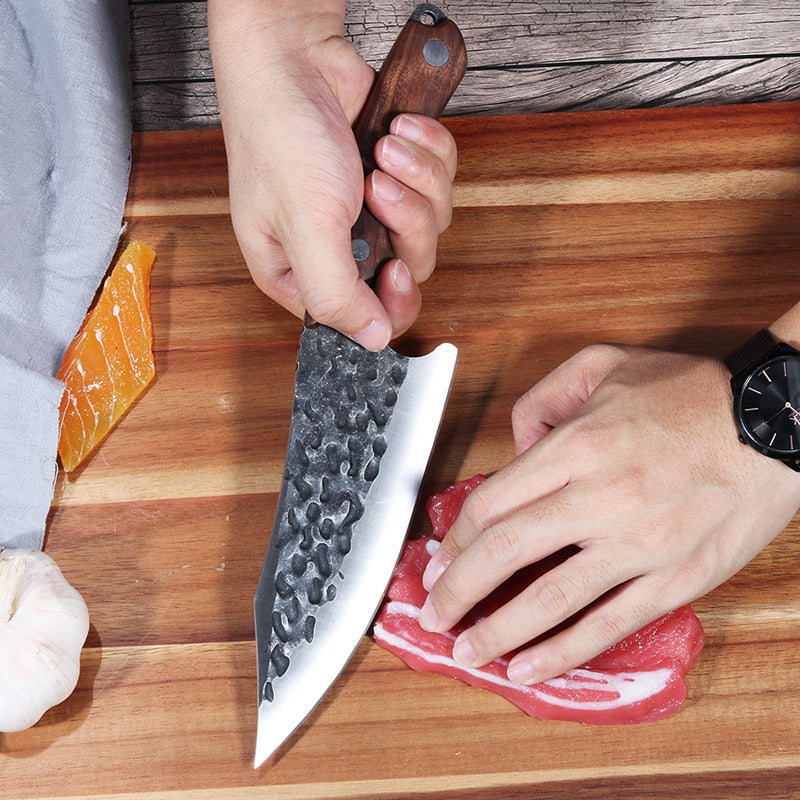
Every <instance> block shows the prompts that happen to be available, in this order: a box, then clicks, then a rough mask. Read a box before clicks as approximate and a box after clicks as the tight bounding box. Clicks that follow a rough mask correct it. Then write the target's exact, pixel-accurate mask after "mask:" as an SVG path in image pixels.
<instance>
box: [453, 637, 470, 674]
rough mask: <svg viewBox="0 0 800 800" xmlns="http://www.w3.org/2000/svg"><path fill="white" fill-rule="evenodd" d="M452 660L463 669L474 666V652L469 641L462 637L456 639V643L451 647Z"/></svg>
mask: <svg viewBox="0 0 800 800" xmlns="http://www.w3.org/2000/svg"><path fill="white" fill-rule="evenodd" d="M453 658H454V659H455V660H456V661H458V663H459V664H461V665H462V666H464V667H474V666H475V651H474V650H473V649H472V645H471V644H470V643H469V639H467V638H465V637H464V636H461V637H459V638H458V639H456V643H455V644H454V645H453Z"/></svg>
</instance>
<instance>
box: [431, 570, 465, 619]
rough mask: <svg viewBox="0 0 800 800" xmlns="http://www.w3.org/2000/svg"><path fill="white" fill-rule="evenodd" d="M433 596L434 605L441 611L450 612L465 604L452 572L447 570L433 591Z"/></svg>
mask: <svg viewBox="0 0 800 800" xmlns="http://www.w3.org/2000/svg"><path fill="white" fill-rule="evenodd" d="M431 596H432V597H433V598H434V600H435V602H434V605H435V606H436V607H437V608H438V609H439V610H440V611H446V612H450V611H451V610H452V609H454V608H458V607H460V604H461V603H462V602H463V593H462V592H461V590H460V589H459V587H458V582H457V581H456V580H454V578H453V574H452V571H450V570H447V571H445V572H444V573H442V576H441V577H440V578H439V580H437V581H436V583H435V584H434V586H433V588H432V589H431Z"/></svg>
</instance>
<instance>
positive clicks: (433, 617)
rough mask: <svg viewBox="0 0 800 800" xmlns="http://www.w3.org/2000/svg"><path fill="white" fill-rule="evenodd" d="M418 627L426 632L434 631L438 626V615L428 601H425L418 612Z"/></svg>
mask: <svg viewBox="0 0 800 800" xmlns="http://www.w3.org/2000/svg"><path fill="white" fill-rule="evenodd" d="M419 626H420V628H424V629H425V630H426V631H435V630H436V629H437V627H438V626H439V615H438V614H437V613H436V609H435V608H434V607H433V605H432V604H431V601H430V599H428V600H426V601H425V602H424V603H423V605H422V608H421V609H420V611H419Z"/></svg>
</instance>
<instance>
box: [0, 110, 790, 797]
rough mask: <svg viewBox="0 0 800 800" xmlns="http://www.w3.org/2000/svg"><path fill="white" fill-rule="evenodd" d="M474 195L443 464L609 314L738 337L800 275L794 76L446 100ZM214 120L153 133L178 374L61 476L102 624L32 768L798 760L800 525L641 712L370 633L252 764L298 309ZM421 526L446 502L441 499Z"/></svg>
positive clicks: (453, 306)
mask: <svg viewBox="0 0 800 800" xmlns="http://www.w3.org/2000/svg"><path fill="white" fill-rule="evenodd" d="M448 125H449V127H450V129H451V130H452V131H453V133H454V134H455V137H456V139H457V141H458V144H459V148H460V168H459V176H458V179H457V183H456V187H455V202H456V211H455V218H454V221H453V224H452V226H451V228H450V229H449V230H448V232H447V233H446V235H445V236H444V237H443V238H442V240H441V245H440V255H439V266H438V269H437V271H436V274H435V275H434V277H433V278H432V279H431V280H430V281H429V282H428V283H427V284H426V286H425V288H424V291H425V307H424V310H423V313H422V316H421V317H420V319H419V321H418V323H417V325H416V326H415V327H414V329H413V331H412V332H411V333H410V334H408V335H407V336H405V337H404V338H403V340H402V341H401V342H400V343H399V345H398V347H399V349H402V350H405V351H406V352H409V353H415V354H416V353H420V352H423V351H427V350H429V349H430V348H431V347H432V346H433V345H435V344H436V343H438V342H441V341H444V340H449V341H452V342H454V343H455V344H456V345H457V346H458V347H459V349H460V351H461V357H460V362H459V368H458V371H457V376H456V379H455V385H454V389H453V395H452V400H451V403H450V405H449V407H448V410H447V413H446V417H445V420H444V425H443V429H442V433H441V437H440V440H439V443H438V446H437V449H436V452H435V455H434V458H433V461H432V464H431V466H430V469H429V472H428V476H427V479H426V484H425V487H424V489H423V492H424V494H428V493H430V492H432V491H435V490H438V489H441V488H443V487H444V486H446V485H447V484H449V483H451V482H453V481H454V480H456V479H459V478H464V477H469V476H471V475H473V474H474V473H476V472H479V471H483V472H490V471H492V470H495V469H497V468H499V467H500V466H502V465H503V464H504V463H506V461H507V460H508V459H509V458H510V457H511V454H512V445H511V433H510V427H509V413H510V410H511V406H512V404H513V402H514V400H515V399H516V398H517V397H518V396H519V395H520V394H521V393H522V392H524V391H525V390H526V389H527V388H528V387H529V386H530V385H531V384H532V383H533V382H534V381H536V380H537V379H538V378H540V377H542V376H543V375H545V374H546V373H547V372H548V371H549V370H551V369H552V368H553V367H555V366H556V365H557V364H559V363H560V362H561V361H562V360H564V359H565V358H567V357H568V356H570V355H571V354H573V353H574V352H575V351H577V350H578V349H579V348H581V347H583V346H584V345H588V344H590V343H593V342H597V341H609V340H610V341H619V342H627V343H635V344H643V345H650V346H655V347H665V348H675V349H678V350H683V351H691V352H698V353H705V354H713V355H718V356H719V355H723V354H724V353H726V352H727V351H728V350H729V349H730V348H731V347H732V346H734V345H735V344H736V343H738V342H739V341H741V340H742V339H743V338H744V337H745V336H747V335H749V334H750V333H751V332H753V331H754V330H756V329H757V328H758V327H759V326H761V325H763V324H765V323H768V322H771V321H772V320H773V319H774V318H775V317H777V316H778V315H779V314H780V313H782V312H783V311H784V310H785V309H786V308H788V307H789V306H790V305H791V304H792V303H793V302H794V300H796V299H797V298H798V297H800V282H798V279H797V276H798V273H800V202H799V200H800V106H798V105H774V106H761V107H757V106H754V107H735V108H711V109H694V110H688V109H684V110H667V111H657V112H656V111H635V112H612V113H595V114H582V115H554V116H540V117H505V118H503V117H494V118H492V117H488V118H478V119H453V120H450V121H449V122H448ZM227 211H228V206H227V188H226V174H225V159H224V149H223V145H222V138H221V135H220V133H219V132H218V131H207V132H186V133H184V132H179V133H172V134H146V135H141V136H138V137H137V138H136V140H135V143H134V160H133V171H132V176H131V189H130V198H129V204H128V208H127V214H126V218H127V221H128V228H127V230H126V232H125V236H124V239H125V240H126V241H127V240H130V239H132V238H139V239H142V240H144V241H146V242H148V243H149V244H150V245H151V246H153V247H154V248H155V250H156V251H157V261H156V266H155V268H154V271H153V278H152V290H153V292H152V308H153V317H154V326H155V349H156V365H157V370H158V378H157V380H156V382H155V383H154V385H153V386H152V387H151V388H150V390H149V391H148V392H147V394H146V395H145V396H144V397H143V398H142V399H141V401H140V402H139V403H137V404H136V406H135V407H134V408H133V409H132V410H131V412H130V413H129V414H128V416H127V417H125V419H124V420H123V421H122V423H121V424H120V425H119V427H118V428H117V429H116V430H115V431H114V432H113V433H112V434H111V436H110V437H109V438H108V439H107V440H106V442H105V443H104V444H103V445H102V447H101V448H100V449H99V450H98V451H97V452H96V453H95V455H94V456H93V458H92V459H91V460H90V461H89V463H88V464H87V465H86V466H85V467H84V468H82V469H81V470H79V471H78V472H76V473H74V474H72V475H70V476H69V477H66V476H65V475H63V474H62V475H61V476H60V477H59V479H58V483H57V486H56V495H55V501H54V504H53V510H52V514H51V517H50V521H49V528H48V534H47V540H46V545H45V549H46V552H48V553H49V554H50V555H52V556H53V557H54V558H55V559H56V560H57V561H58V563H59V564H60V565H61V567H62V568H63V570H64V572H65V574H66V576H67V578H68V579H69V580H70V581H71V582H72V583H73V584H74V585H75V586H76V587H77V588H78V589H79V590H80V591H81V593H82V594H83V596H84V597H85V598H86V601H87V603H88V606H89V610H90V613H91V618H92V627H91V631H90V633H89V639H88V641H87V645H86V648H85V650H84V654H83V663H82V667H83V669H82V676H81V680H80V683H79V686H78V689H77V690H76V692H75V693H74V694H73V696H72V697H71V698H70V699H69V700H67V701H66V702H65V703H63V704H62V705H60V706H58V707H57V708H55V709H52V710H51V711H50V712H48V713H47V714H46V716H45V717H44V718H43V719H42V721H41V722H40V723H39V724H38V725H36V726H35V727H34V728H32V729H30V730H28V731H25V732H22V733H18V734H13V735H0V797H2V798H6V799H7V800H10V799H11V798H62V797H71V798H73V797H81V798H95V797H108V796H114V797H118V798H142V799H143V798H148V799H151V798H152V799H153V800H155V799H156V798H158V800H165V799H168V800H179V799H180V798H189V797H192V798H225V799H226V800H227V799H228V798H234V797H235V798H256V797H258V798H260V797H264V798H314V800H319V799H321V798H365V797H379V798H398V799H399V798H404V799H405V798H423V797H437V798H459V800H464V799H465V798H466V799H469V798H484V797H491V798H508V797H526V798H527V797H534V796H535V797H537V798H574V797H576V796H584V794H585V796H587V797H607V796H614V797H618V798H626V797H630V798H639V797H643V796H648V797H663V798H675V797H678V796H681V795H683V794H687V793H692V796H696V797H720V798H722V797H724V798H752V797H759V798H764V797H778V796H780V797H786V796H789V795H791V794H792V792H793V791H794V789H793V787H794V786H795V783H796V779H797V778H798V777H800V712H798V710H797V709H798V707H800V689H798V681H797V674H798V666H799V665H800V646H799V645H800V642H799V641H798V640H800V577H799V576H800V570H798V568H797V565H798V562H799V561H800V535H799V534H800V527H798V523H797V521H795V522H794V523H793V524H792V525H790V527H789V528H788V529H787V531H786V532H785V533H784V534H783V535H782V536H781V537H779V539H778V540H776V542H775V543H774V544H773V545H771V546H770V547H769V548H767V550H765V551H764V552H763V553H762V554H761V555H760V556H758V557H757V558H756V560H755V561H753V562H752V563H751V564H750V565H749V566H748V567H747V568H745V569H744V570H743V571H742V572H741V573H740V574H738V575H737V576H735V577H734V578H733V579H731V580H730V581H729V582H728V583H727V584H725V585H723V586H722V587H720V588H719V589H717V590H715V591H714V592H712V593H711V594H710V595H708V596H707V597H705V598H703V599H702V600H700V601H699V602H697V603H696V606H695V607H696V610H697V612H698V615H699V616H700V618H701V619H702V622H703V624H704V626H705V629H706V634H707V639H708V643H707V645H706V648H705V650H704V651H703V653H702V654H701V656H700V658H699V660H698V662H697V665H696V667H695V669H694V671H693V672H692V673H691V675H690V678H689V700H688V702H687V703H686V705H685V706H684V707H683V709H682V710H681V711H680V712H678V713H677V714H675V715H674V716H672V717H671V718H669V719H666V720H663V721H661V722H657V723H653V724H650V725H645V726H631V727H610V728H607V727H588V726H582V725H577V724H573V723H562V722H540V721H537V720H534V719H530V718H527V717H526V716H525V715H524V714H523V713H522V712H521V711H519V710H518V709H517V708H516V707H514V706H512V705H510V704H509V703H507V702H506V701H504V700H502V699H501V698H499V697H496V696H494V695H491V694H488V693H486V692H483V691H480V690H477V689H472V688H469V687H466V686H464V685H463V684H460V683H458V682H456V681H453V680H450V679H447V678H444V677H440V676H434V675H428V674H418V673H414V672H412V671H411V670H409V669H407V668H406V667H405V666H404V665H403V664H402V663H400V662H399V661H398V660H397V659H396V658H395V657H394V656H392V655H390V654H389V653H387V652H385V651H383V650H382V649H380V648H379V647H377V646H376V645H375V644H374V643H373V642H372V641H371V640H370V639H369V638H366V639H364V641H363V644H362V645H361V647H360V648H359V650H358V652H357V653H356V655H355V658H354V659H353V661H352V662H351V664H350V665H349V667H348V668H347V670H346V672H345V674H344V675H343V676H342V677H341V679H340V680H339V681H338V683H337V684H336V685H335V687H334V689H333V690H332V691H331V692H330V694H329V695H328V696H327V697H326V698H325V700H324V701H323V703H322V704H321V706H320V707H319V708H318V709H317V711H316V712H315V713H314V714H313V716H312V717H311V719H310V720H309V721H308V723H307V724H306V725H304V727H303V728H302V729H301V731H300V732H299V734H298V735H297V736H296V737H295V738H294V739H293V740H292V741H291V743H290V744H289V745H288V746H287V747H285V748H284V749H283V751H282V752H281V754H280V757H279V758H278V759H277V760H275V761H273V762H272V763H271V764H269V766H266V767H264V768H262V769H260V770H258V771H254V770H253V768H252V762H253V751H254V744H255V728H256V705H255V699H256V678H255V672H256V659H255V649H254V641H253V638H254V636H253V620H252V595H253V592H254V590H255V586H256V582H257V580H258V576H259V572H260V569H261V564H262V559H263V556H264V554H265V551H266V547H267V537H268V533H269V530H270V529H271V525H272V519H273V515H274V512H275V505H276V502H277V492H278V489H279V483H280V478H281V471H282V465H283V459H284V448H285V445H286V440H287V435H288V424H289V416H290V408H291V394H292V386H293V368H294V359H295V354H296V347H297V341H298V336H299V333H300V325H299V323H298V321H297V320H295V319H293V318H291V317H290V316H289V315H288V314H286V313H285V312H283V311H282V310H281V309H279V308H277V307H276V306H274V305H273V304H272V303H271V302H270V301H269V300H267V299H266V298H265V297H264V296H262V295H261V294H260V292H259V291H258V290H257V289H256V288H255V287H254V285H253V284H252V282H251V281H250V279H249V276H248V274H247V270H246V268H245V266H244V263H243V261H242V258H241V256H240V254H239V251H238V249H237V245H236V242H235V239H234V236H233V233H232V229H231V224H230V220H229V218H228V215H227ZM413 530H414V532H416V533H423V532H425V531H426V530H427V524H426V522H425V520H424V517H423V515H422V514H418V515H417V517H416V518H415V521H414V523H413Z"/></svg>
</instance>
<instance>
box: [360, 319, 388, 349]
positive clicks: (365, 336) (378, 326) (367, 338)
mask: <svg viewBox="0 0 800 800" xmlns="http://www.w3.org/2000/svg"><path fill="white" fill-rule="evenodd" d="M390 337H391V331H390V330H389V328H388V327H387V326H386V325H385V324H384V323H383V322H381V321H380V320H377V319H375V320H373V321H372V322H370V324H369V325H367V327H366V328H364V329H363V330H361V331H359V332H358V333H356V334H354V335H353V340H354V341H356V342H358V343H359V344H360V345H361V346H362V347H366V348H367V350H372V351H374V352H378V351H379V350H383V348H384V347H386V345H387V344H389V339H390Z"/></svg>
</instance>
